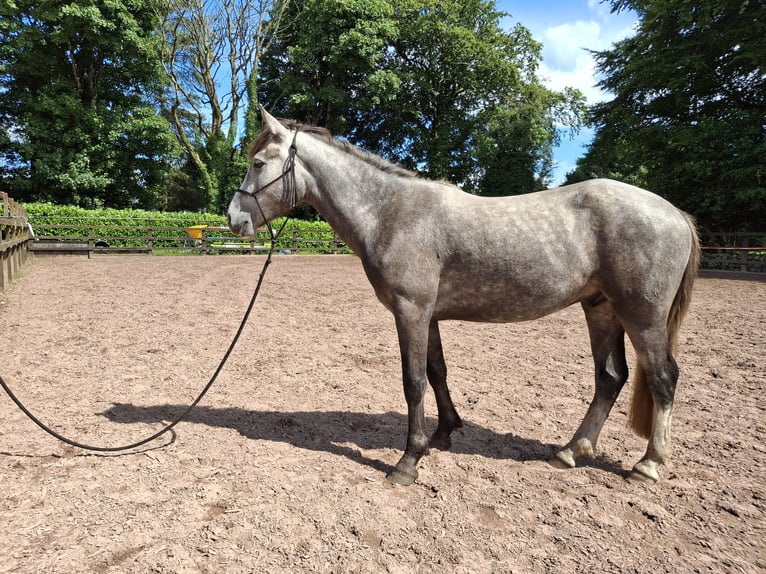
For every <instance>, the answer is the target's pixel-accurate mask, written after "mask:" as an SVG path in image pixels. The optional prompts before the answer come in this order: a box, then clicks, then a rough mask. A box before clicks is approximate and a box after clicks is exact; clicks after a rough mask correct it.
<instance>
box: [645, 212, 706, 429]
mask: <svg viewBox="0 0 766 574" xmlns="http://www.w3.org/2000/svg"><path fill="white" fill-rule="evenodd" d="M683 215H684V217H685V218H686V222H687V223H688V225H689V230H690V231H691V234H692V250H691V253H690V254H689V261H688V262H687V264H686V270H685V271H684V276H683V278H682V279H681V285H679V287H678V291H677V292H676V296H675V299H673V305H672V306H671V307H670V313H669V314H668V344H669V351H670V354H671V355H672V354H675V352H676V349H677V348H678V331H679V330H680V328H681V322H682V321H683V320H684V316H685V315H686V311H687V310H688V309H689V303H690V302H691V297H692V287H693V286H694V280H695V279H696V277H697V270H698V268H699V263H700V254H701V253H702V250H701V249H700V240H699V235H698V234H697V223H696V221H695V220H694V218H693V217H692V216H691V215H689V214H688V213H684V214H683ZM653 411H654V401H653V399H652V395H651V393H650V392H649V386H648V385H647V383H646V373H645V372H644V369H643V367H641V363H639V362H638V361H636V372H635V375H634V376H633V401H632V403H631V407H630V426H631V428H632V429H633V430H634V431H635V432H636V433H637V434H638V435H639V436H642V437H644V438H647V439H648V438H649V436H650V434H651V431H652V418H653Z"/></svg>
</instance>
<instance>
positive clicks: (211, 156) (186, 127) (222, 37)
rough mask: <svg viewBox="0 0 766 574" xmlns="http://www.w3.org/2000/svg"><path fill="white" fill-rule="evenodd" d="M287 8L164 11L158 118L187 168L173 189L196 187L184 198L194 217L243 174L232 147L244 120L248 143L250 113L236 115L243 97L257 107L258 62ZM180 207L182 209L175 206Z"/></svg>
mask: <svg viewBox="0 0 766 574" xmlns="http://www.w3.org/2000/svg"><path fill="white" fill-rule="evenodd" d="M288 5H289V2H287V0H285V1H284V2H282V4H280V7H279V8H276V9H273V8H274V7H273V2H272V1H271V0H168V3H167V5H166V6H165V8H164V12H163V13H162V23H161V30H162V36H163V40H164V41H163V43H162V64H163V67H164V70H165V74H166V77H167V81H168V89H167V91H166V93H165V95H164V97H163V98H162V101H161V106H162V113H163V116H165V117H167V118H168V119H169V120H170V121H171V123H172V125H173V127H174V130H175V134H176V137H177V138H178V142H179V143H180V145H181V146H182V147H183V150H184V152H185V154H186V157H187V160H188V165H187V166H186V167H185V168H184V170H183V173H184V176H183V177H181V178H180V179H179V181H181V180H184V181H189V182H191V181H194V180H196V181H197V182H198V183H197V186H196V187H197V188H198V189H201V190H202V193H196V194H191V197H197V198H198V201H199V204H198V205H196V206H195V207H196V208H197V209H205V208H211V209H212V210H214V211H221V210H222V209H223V207H224V206H225V204H226V203H228V200H229V195H230V193H231V190H232V189H235V188H236V186H237V185H238V184H239V179H240V178H241V176H242V174H243V173H244V172H245V171H246V169H247V159H246V158H245V157H244V155H243V149H242V148H243V147H244V146H240V145H239V141H238V134H240V132H241V130H242V125H241V121H240V120H241V119H242V117H243V115H245V138H252V137H253V136H254V135H255V131H256V129H255V116H254V112H253V111H248V112H247V113H246V114H243V111H244V109H243V108H244V107H245V104H246V103H247V101H248V97H249V98H251V101H254V102H255V101H257V98H255V97H254V95H255V94H257V91H258V86H257V77H258V76H257V75H258V69H259V65H260V59H261V58H262V56H263V54H264V53H265V52H266V51H267V50H268V47H269V44H270V43H271V41H272V40H273V37H274V33H275V32H276V31H277V29H278V26H279V24H280V21H281V13H282V11H283V10H284V9H285V8H286V7H287V6H288ZM222 80H223V81H222ZM222 85H223V88H222ZM253 109H257V106H253ZM177 179H178V178H177ZM186 199H188V198H186ZM179 200H180V201H181V202H183V201H184V200H183V199H180V198H178V199H176V200H174V201H175V202H176V203H177V202H178V201H179Z"/></svg>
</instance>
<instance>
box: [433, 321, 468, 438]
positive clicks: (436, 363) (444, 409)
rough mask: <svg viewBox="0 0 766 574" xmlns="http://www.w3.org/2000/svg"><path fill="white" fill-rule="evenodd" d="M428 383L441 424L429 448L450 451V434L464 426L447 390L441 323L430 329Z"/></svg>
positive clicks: (435, 323)
mask: <svg viewBox="0 0 766 574" xmlns="http://www.w3.org/2000/svg"><path fill="white" fill-rule="evenodd" d="M426 372H427V374H428V382H429V383H430V384H431V388H433V390H434V395H436V406H437V408H438V409H439V424H438V426H437V427H436V432H434V434H433V435H432V436H431V440H430V442H429V446H431V447H433V448H438V449H439V450H448V449H449V447H450V445H451V444H452V441H451V439H450V434H451V433H452V431H453V430H454V429H456V428H460V427H462V426H463V422H462V421H461V420H460V416H458V414H457V411H456V410H455V405H454V404H453V403H452V397H450V394H449V389H448V388H447V364H446V362H445V361H444V351H443V350H442V341H441V335H440V334H439V323H438V322H436V321H431V325H430V326H429V329H428V366H427V370H426Z"/></svg>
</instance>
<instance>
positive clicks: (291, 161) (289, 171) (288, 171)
mask: <svg viewBox="0 0 766 574" xmlns="http://www.w3.org/2000/svg"><path fill="white" fill-rule="evenodd" d="M299 131H300V130H295V134H294V135H293V141H292V143H291V144H290V149H289V150H288V152H287V159H286V160H285V163H284V164H283V165H282V173H281V175H278V176H277V177H275V178H274V179H272V180H271V181H270V182H269V183H267V184H265V185H262V186H261V187H259V188H258V189H256V190H255V191H247V190H244V189H242V188H239V189H238V190H237V191H238V192H239V193H241V194H243V195H248V196H250V197H252V198H253V199H254V200H255V205H256V206H257V207H258V211H259V212H260V214H261V218H262V219H263V221H265V222H266V227H267V228H268V230H269V232H270V234H271V237H272V239H276V238H277V237H278V236H279V234H280V233H282V230H283V229H284V228H285V223H287V219H285V221H284V222H283V223H282V226H281V227H280V228H279V230H277V231H276V233H275V232H274V229H273V228H272V226H271V222H270V221H269V220H268V219H266V215H265V214H264V213H263V209H262V208H261V204H260V202H259V201H258V194H259V193H260V192H261V191H263V190H264V189H266V188H267V187H269V186H270V185H273V184H275V183H277V182H278V181H281V180H283V179H284V180H285V185H286V188H287V193H288V195H289V196H290V209H294V208H295V206H296V204H297V203H298V187H297V185H296V182H295V156H296V155H298V147H297V146H296V145H295V140H297V139H298V132H299ZM254 231H255V230H254Z"/></svg>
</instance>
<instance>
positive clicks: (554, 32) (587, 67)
mask: <svg viewBox="0 0 766 574" xmlns="http://www.w3.org/2000/svg"><path fill="white" fill-rule="evenodd" d="M632 33H633V25H632V24H631V25H629V26H625V24H624V22H621V23H620V25H619V26H614V27H610V26H607V25H606V24H605V23H599V22H598V21H596V20H576V21H574V22H566V23H564V24H559V25H557V26H549V27H548V28H546V29H545V31H544V32H543V34H542V42H543V53H542V56H543V62H542V64H541V65H540V76H541V78H542V79H543V80H544V81H545V83H546V85H547V86H548V87H550V88H551V89H553V90H556V91H561V90H563V89H564V88H565V87H567V86H570V87H573V88H577V89H579V90H580V91H581V92H582V93H583V94H585V97H586V98H587V100H588V103H589V104H593V103H595V102H599V101H603V100H604V99H607V98H608V95H607V94H604V93H603V92H601V90H600V89H599V88H597V87H596V86H595V84H596V77H595V74H596V70H595V61H594V59H593V56H592V55H591V54H590V53H589V52H588V50H604V49H607V48H609V47H610V46H611V45H612V44H613V43H614V42H617V41H619V40H621V39H623V38H626V37H627V36H629V35H631V34H632Z"/></svg>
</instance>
